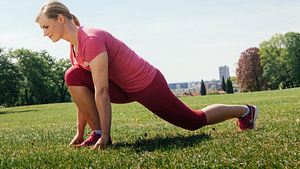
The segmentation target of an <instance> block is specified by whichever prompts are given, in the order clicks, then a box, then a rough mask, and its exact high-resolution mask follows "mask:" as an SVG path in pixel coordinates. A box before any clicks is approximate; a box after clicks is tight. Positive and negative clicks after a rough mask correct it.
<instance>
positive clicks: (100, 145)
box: [92, 135, 111, 150]
mask: <svg viewBox="0 0 300 169" xmlns="http://www.w3.org/2000/svg"><path fill="white" fill-rule="evenodd" d="M109 142H111V140H110V137H109V135H102V136H101V138H100V139H99V140H98V141H97V143H96V144H95V145H94V146H93V147H92V149H93V150H100V149H101V150H103V149H105V148H106V147H107V144H108V143H109Z"/></svg>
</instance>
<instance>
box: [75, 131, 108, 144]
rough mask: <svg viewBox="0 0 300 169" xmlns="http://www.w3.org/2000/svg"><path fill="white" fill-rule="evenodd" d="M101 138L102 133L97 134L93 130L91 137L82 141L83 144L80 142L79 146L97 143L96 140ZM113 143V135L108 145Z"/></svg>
mask: <svg viewBox="0 0 300 169" xmlns="http://www.w3.org/2000/svg"><path fill="white" fill-rule="evenodd" d="M100 138H101V134H97V133H95V132H92V133H91V134H90V135H89V137H88V138H87V139H86V140H85V141H84V142H82V143H81V144H79V145H78V146H77V147H87V146H93V145H95V144H96V142H97V141H98V140H99V139H100ZM111 144H112V139H111V137H109V140H108V143H107V145H111Z"/></svg>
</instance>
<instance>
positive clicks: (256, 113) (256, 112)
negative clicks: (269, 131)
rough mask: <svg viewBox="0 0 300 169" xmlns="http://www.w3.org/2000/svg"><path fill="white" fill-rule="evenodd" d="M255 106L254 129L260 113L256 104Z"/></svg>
mask: <svg viewBox="0 0 300 169" xmlns="http://www.w3.org/2000/svg"><path fill="white" fill-rule="evenodd" d="M252 107H254V111H255V112H254V117H253V129H255V127H256V119H257V118H258V114H259V110H258V108H257V107H256V106H252Z"/></svg>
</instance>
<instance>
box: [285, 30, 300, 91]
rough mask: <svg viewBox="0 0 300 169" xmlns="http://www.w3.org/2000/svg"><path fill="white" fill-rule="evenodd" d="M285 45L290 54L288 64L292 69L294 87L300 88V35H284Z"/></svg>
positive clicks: (291, 33)
mask: <svg viewBox="0 0 300 169" xmlns="http://www.w3.org/2000/svg"><path fill="white" fill-rule="evenodd" d="M284 44H285V46H286V50H287V52H288V58H287V64H288V67H290V68H291V77H292V81H293V86H300V33H296V32H288V33H286V34H284Z"/></svg>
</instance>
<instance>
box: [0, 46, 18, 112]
mask: <svg viewBox="0 0 300 169" xmlns="http://www.w3.org/2000/svg"><path fill="white" fill-rule="evenodd" d="M21 78H22V76H21V74H20V71H19V70H18V68H17V66H16V65H15V64H14V63H13V62H12V60H11V59H10V58H9V56H8V55H7V54H6V53H5V52H4V49H2V48H0V79H1V80H0V91H1V92H0V106H1V105H4V106H15V105H18V102H19V96H20V90H19V88H20V81H21Z"/></svg>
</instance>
